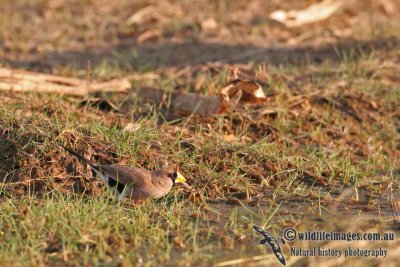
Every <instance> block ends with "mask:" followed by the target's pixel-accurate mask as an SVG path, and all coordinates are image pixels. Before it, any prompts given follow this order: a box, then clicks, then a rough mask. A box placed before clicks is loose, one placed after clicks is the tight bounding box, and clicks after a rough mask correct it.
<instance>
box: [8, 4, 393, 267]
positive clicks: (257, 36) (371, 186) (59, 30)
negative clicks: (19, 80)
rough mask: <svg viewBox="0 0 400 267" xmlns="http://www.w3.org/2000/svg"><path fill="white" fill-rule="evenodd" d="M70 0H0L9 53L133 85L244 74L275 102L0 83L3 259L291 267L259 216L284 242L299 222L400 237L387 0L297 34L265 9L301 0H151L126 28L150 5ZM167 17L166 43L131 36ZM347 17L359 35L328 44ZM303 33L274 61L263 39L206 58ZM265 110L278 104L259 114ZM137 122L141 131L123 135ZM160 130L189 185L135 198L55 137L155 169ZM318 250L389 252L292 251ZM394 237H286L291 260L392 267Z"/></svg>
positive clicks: (204, 81) (215, 81)
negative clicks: (191, 107)
mask: <svg viewBox="0 0 400 267" xmlns="http://www.w3.org/2000/svg"><path fill="white" fill-rule="evenodd" d="M14 2H15V1H14ZM53 2H54V3H53ZM306 2H307V1H298V3H297V2H296V5H299V6H297V7H296V8H298V7H300V6H302V5H304V6H306V5H305V4H306ZM314 2H315V1H314ZM57 3H58V1H42V0H26V1H22V2H21V3H18V4H19V5H18V6H17V7H15V6H14V3H13V1H3V2H2V3H1V4H0V11H1V13H2V16H1V17H0V32H1V33H3V34H0V43H1V44H2V51H0V56H1V57H2V58H4V59H5V60H6V61H7V62H9V63H7V64H10V65H11V66H13V67H18V68H32V69H35V70H41V71H44V72H52V73H56V74H59V75H65V76H71V77H79V78H83V79H93V80H107V79H111V78H115V77H129V78H130V79H132V80H131V82H132V87H133V89H135V88H139V87H152V88H159V89H162V90H164V91H165V92H168V93H169V92H172V91H174V90H180V91H182V92H191V93H193V92H195V93H201V94H204V95H215V94H218V92H219V91H220V89H221V88H222V87H223V86H224V85H225V84H226V82H228V81H230V80H232V79H234V78H242V79H258V80H259V81H260V82H261V83H262V84H263V89H264V92H265V93H266V95H267V96H268V100H267V102H266V103H265V104H264V105H261V106H255V107H254V106H246V107H243V108H238V109H237V110H234V111H232V112H228V113H226V114H215V115H210V116H204V117H201V116H198V115H195V114H183V113H180V112H177V111H176V110H172V109H169V107H168V104H169V102H170V99H167V101H166V102H167V103H166V105H153V104H150V103H143V101H141V100H140V99H139V98H138V97H137V96H136V94H135V93H134V92H129V93H128V94H118V93H117V94H112V93H106V94H98V95H96V97H99V98H104V99H107V100H110V101H112V102H113V103H115V104H116V105H117V106H118V107H119V108H120V110H121V111H122V113H121V114H117V113H114V112H107V111H102V110H100V109H99V108H98V107H93V106H90V105H85V106H81V105H80V103H81V101H82V100H83V98H82V97H69V96H59V95H55V94H54V95H40V94H36V93H34V92H32V93H22V94H17V93H13V92H1V93H0V179H1V180H2V181H1V182H0V210H1V212H0V266H195V265H199V266H212V265H217V266H226V265H229V264H232V265H233V264H236V265H239V266H247V265H255V266H259V265H267V266H268V265H273V264H279V263H278V262H277V261H276V259H275V257H274V255H273V254H272V253H271V251H270V249H269V248H265V247H263V246H258V245H257V243H258V240H259V238H260V237H259V236H257V234H256V233H254V231H253V229H252V225H253V224H256V225H259V226H262V227H264V228H265V229H267V230H268V231H269V232H270V233H271V234H272V235H273V236H275V237H282V232H283V229H285V228H287V227H293V228H296V229H297V230H298V231H300V230H304V231H313V230H315V229H317V230H321V231H331V230H332V231H344V232H348V231H356V232H360V231H361V232H366V231H381V232H382V231H386V232H388V231H395V232H396V234H398V216H397V218H394V217H393V216H392V215H391V214H392V213H393V212H396V211H397V212H398V204H396V203H397V202H398V199H399V196H398V190H399V186H400V185H399V181H398V178H399V171H400V170H399V167H398V166H399V158H398V156H399V143H400V136H399V123H400V121H399V114H398V106H399V102H400V93H399V92H400V83H399V79H398V76H399V71H398V70H399V64H398V58H399V51H400V50H399V47H398V41H396V42H395V43H394V44H391V42H390V41H389V42H387V43H388V44H386V43H384V44H374V42H369V40H371V41H380V40H381V39H383V38H386V37H388V36H392V35H394V36H396V37H397V38H398V32H399V31H398V25H400V24H398V23H397V24H396V21H397V20H396V18H394V17H393V16H383V17H380V16H381V15H382V14H381V12H382V11H381V8H377V10H376V11H374V10H373V9H374V6H373V5H372V2H369V1H360V2H359V3H358V4H359V5H360V6H359V8H355V9H354V10H356V11H354V12H353V11H352V12H350V13H351V16H352V19H357V23H353V21H352V22H349V18H348V16H350V15H349V14H347V13H348V12H339V13H337V14H335V15H336V16H335V17H334V19H333V18H332V19H333V20H328V21H327V23H321V25H320V24H313V25H312V26H310V27H308V26H303V27H299V28H296V29H287V28H285V27H283V26H282V25H277V24H276V23H270V21H268V23H265V21H264V19H263V18H264V17H265V14H268V13H269V12H271V11H273V10H277V9H280V8H283V9H288V8H289V7H290V8H294V6H292V4H293V3H292V4H288V3H282V4H277V3H270V2H268V1H265V2H262V1H261V2H260V3H259V6H257V8H254V6H251V7H250V5H249V6H248V7H247V6H246V7H244V6H243V5H241V4H237V3H234V2H230V1H227V2H226V1H225V2H219V3H218V4H216V5H210V2H209V1H196V3H192V1H174V3H173V4H171V5H173V6H174V9H171V8H169V7H170V6H169V5H168V4H163V3H162V2H160V3H159V4H154V3H153V4H154V5H153V7H154V8H155V11H153V13H150V15H149V17H144V18H143V21H142V22H139V24H135V25H128V24H127V23H126V20H127V19H128V18H129V17H130V16H131V15H132V14H135V13H136V12H137V11H138V10H140V9H141V8H143V7H145V6H147V5H148V4H149V3H148V1H145V0H144V1H135V3H133V2H132V1H118V3H117V2H115V3H114V2H110V1H108V2H107V4H106V5H105V4H104V3H103V1H83V2H82V1H74V2H71V3H68V4H67V3H65V4H63V5H62V6H57ZM54 5H55V6H54ZM366 7H367V8H366ZM16 8H18V12H15V10H16ZM378 9H379V10H378ZM257 10H258V11H260V10H262V14H259V13H257ZM193 11H195V12H193ZM374 12H376V16H375V13H374ZM353 13H354V14H353ZM353 15H354V17H353ZM212 17H215V18H216V21H217V28H216V29H215V30H212V31H210V32H207V31H204V30H203V29H202V22H203V21H204V20H205V19H207V18H212ZM377 18H380V19H382V21H380V20H379V21H377V20H375V19H377ZM238 19H239V20H240V21H239V20H238ZM26 21H29V22H31V21H32V23H26ZM342 23H347V24H342ZM385 25H387V27H385ZM373 26H374V27H373ZM375 26H376V27H375ZM154 29H157V30H160V32H161V33H162V34H161V37H160V38H159V39H156V40H148V41H146V42H145V43H142V44H139V43H136V41H135V40H137V38H138V36H140V35H141V34H143V33H146V32H147V31H151V30H154ZM343 29H346V31H351V32H352V35H351V37H352V38H353V39H354V40H355V42H354V47H353V46H349V47H347V48H346V47H345V46H342V45H339V44H333V45H330V44H327V46H326V48H329V49H327V50H326V52H324V51H325V50H324V45H323V44H324V40H325V38H326V39H327V43H331V42H332V38H333V37H334V38H339V39H346V38H347V37H346V36H347V35H346V33H344V36H343V37H340V32H342V31H343ZM371 29H372V30H371ZM306 32H307V33H308V32H310V33H311V35H310V38H307V40H309V41H307V42H306V43H304V51H303V50H299V51H298V53H296V54H290V55H289V56H288V55H286V50H285V49H283V50H282V51H279V49H278V50H276V55H275V52H273V53H272V54H271V52H270V51H266V52H265V53H266V58H267V59H268V56H271V59H272V60H271V62H270V61H269V59H268V62H263V60H264V59H265V57H264V54H263V53H264V52H263V53H256V54H255V55H254V56H251V57H249V60H248V62H234V64H230V65H229V64H223V63H218V62H210V63H207V64H199V62H202V61H204V62H205V61H208V60H210V61H212V60H213V59H214V58H221V59H223V60H228V59H230V58H231V57H232V58H235V57H237V56H239V58H240V56H241V55H242V53H244V54H246V53H247V52H251V50H252V49H255V51H256V50H257V49H259V48H262V47H267V46H269V45H271V44H274V45H275V44H282V45H283V46H284V45H285V44H287V43H286V42H287V41H293V40H296V38H297V37H299V36H300V37H301V36H302V34H304V33H306ZM32 33H35V34H32ZM337 33H339V35H338V36H336V35H337ZM243 36H246V38H245V40H243ZM314 41H315V42H314ZM325 41H326V40H325ZM243 44H246V46H243ZM247 44H248V45H247ZM319 44H321V46H322V48H321V51H320V50H319V48H318V45H319ZM302 45H303V44H302ZM308 45H314V46H313V48H311V47H308ZM314 47H315V49H314ZM268 53H270V54H268ZM275 56H276V57H279V58H280V57H281V58H280V60H278V61H279V62H275V60H273V59H274V57H275ZM314 57H315V58H316V60H314V59H313V58H314ZM200 59H201V60H200ZM314 61H315V62H314ZM146 75H149V76H151V78H146ZM132 91H134V90H132ZM91 97H92V96H88V98H91ZM263 108H268V109H271V110H272V111H273V110H275V111H276V112H272V113H271V114H269V115H265V116H261V117H260V118H259V119H252V118H251V117H250V114H253V113H255V112H257V111H258V110H259V109H260V110H261V109H263ZM129 123H132V124H133V125H134V128H135V129H134V130H132V131H125V130H124V129H125V127H126V126H127V125H128V124H129ZM232 136H234V138H232ZM154 140H159V141H160V142H161V144H162V151H163V153H164V154H165V155H166V156H167V158H168V160H169V162H170V164H176V165H178V166H179V169H180V171H181V172H182V173H183V174H184V176H185V177H186V178H187V179H188V183H189V184H190V187H191V188H187V187H183V186H177V187H174V188H173V190H172V191H171V193H170V194H169V195H168V196H167V197H165V198H163V199H159V200H148V201H146V202H145V203H143V204H140V205H130V204H129V203H126V202H121V203H117V202H115V201H113V200H112V199H113V196H112V195H111V193H109V192H108V191H107V190H106V189H105V187H104V185H103V184H102V183H101V181H98V180H96V179H93V177H92V174H91V172H90V171H89V170H88V169H87V167H86V166H83V165H82V164H81V163H80V162H78V161H77V160H76V159H75V158H73V157H71V156H70V155H69V154H68V153H66V152H65V151H64V150H63V149H62V148H61V147H60V146H59V144H64V145H66V146H69V147H71V148H73V149H75V150H77V151H79V152H81V153H83V154H84V155H85V157H88V158H90V159H91V160H93V161H95V162H98V163H108V164H111V163H112V164H122V165H129V166H140V167H143V168H148V169H155V168H156V167H157V160H156V159H155V158H154V156H153V155H152V154H151V153H150V151H149V150H148V147H149V144H150V143H151V142H152V141H154ZM391 189H393V190H394V191H393V192H392V191H391ZM396 205H397V206H396ZM396 207H397V210H396ZM315 245H317V246H318V245H319V246H321V245H323V246H326V247H342V248H346V247H347V246H349V245H351V246H354V247H359V248H364V249H366V248H376V247H379V246H382V247H384V248H387V249H388V250H389V255H388V257H387V258H384V259H380V258H379V259H367V260H366V259H363V258H348V259H344V261H343V259H335V258H325V257H322V258H305V257H292V256H290V246H298V247H303V248H305V247H311V246H315ZM398 245H399V240H398V239H397V240H396V241H395V242H392V243H382V242H381V243H373V242H370V243H365V242H364V243H357V242H356V243H351V244H349V243H338V242H326V243H322V244H321V243H320V242H300V241H295V242H293V243H288V244H286V245H285V246H282V248H283V252H284V254H285V257H286V259H287V261H288V265H291V264H293V265H311V266H321V265H324V264H327V263H329V264H331V265H339V264H347V265H351V266H361V265H362V266H368V265H369V266H376V265H382V264H383V265H388V266H390V265H391V264H392V266H395V265H396V263H397V262H398V256H399V253H398V249H397V248H398ZM254 256H256V258H253V257H254ZM231 260H233V261H231ZM218 264H220V265H218Z"/></svg>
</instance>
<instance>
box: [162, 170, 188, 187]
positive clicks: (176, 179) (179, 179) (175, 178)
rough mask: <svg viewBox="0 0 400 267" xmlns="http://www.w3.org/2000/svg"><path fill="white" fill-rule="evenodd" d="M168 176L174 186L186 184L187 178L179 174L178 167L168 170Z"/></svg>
mask: <svg viewBox="0 0 400 267" xmlns="http://www.w3.org/2000/svg"><path fill="white" fill-rule="evenodd" d="M166 173H167V176H168V177H169V178H170V179H171V180H172V182H173V184H174V185H175V184H178V183H186V178H185V177H183V175H182V174H180V173H179V170H178V167H175V168H168V169H167V170H166Z"/></svg>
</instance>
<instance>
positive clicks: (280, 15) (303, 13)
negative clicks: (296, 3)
mask: <svg viewBox="0 0 400 267" xmlns="http://www.w3.org/2000/svg"><path fill="white" fill-rule="evenodd" d="M346 2H347V1H345V0H323V1H321V2H319V3H315V4H312V5H310V6H309V7H307V8H305V9H302V10H289V11H284V10H277V11H274V12H272V13H271V14H269V18H270V19H272V20H275V21H278V22H281V23H283V24H285V25H286V26H288V27H299V26H302V25H304V24H309V23H314V22H318V21H321V20H324V19H327V18H329V17H330V16H332V15H333V14H334V13H335V12H336V11H338V10H339V9H340V8H342V7H343V6H344V5H345V4H346Z"/></svg>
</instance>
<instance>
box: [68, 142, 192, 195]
mask: <svg viewBox="0 0 400 267" xmlns="http://www.w3.org/2000/svg"><path fill="white" fill-rule="evenodd" d="M61 146H62V145H61ZM62 147H63V148H64V149H65V150H67V151H68V152H69V153H71V154H72V155H74V156H75V157H77V158H78V159H80V160H81V161H83V162H85V163H87V164H89V165H90V167H91V168H92V170H93V172H94V173H96V175H97V176H98V177H99V178H100V179H101V180H102V181H103V182H104V183H105V184H106V185H107V187H108V188H109V189H110V190H111V191H113V192H114V193H115V194H116V198H117V200H121V199H122V198H125V197H126V198H129V199H132V200H135V201H138V200H144V199H146V198H149V197H150V198H161V197H163V196H165V195H166V194H168V192H169V191H171V189H172V187H173V186H174V185H175V184H177V183H185V182H186V179H185V177H183V176H182V175H181V174H180V173H179V172H178V169H177V168H171V167H166V168H163V169H161V170H157V171H149V170H146V169H142V168H135V167H127V166H118V165H96V164H95V163H93V162H92V161H90V160H88V159H86V158H84V157H83V156H82V155H80V154H78V153H77V152H75V151H73V150H72V149H70V148H67V147H65V146H62Z"/></svg>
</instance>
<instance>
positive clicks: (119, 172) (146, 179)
mask: <svg viewBox="0 0 400 267" xmlns="http://www.w3.org/2000/svg"><path fill="white" fill-rule="evenodd" d="M99 168H100V169H101V171H102V173H103V174H104V175H105V176H107V178H110V179H112V180H114V181H116V182H118V183H121V184H123V185H137V186H147V185H148V184H149V183H151V177H152V173H151V171H148V170H145V169H140V168H134V167H127V166H118V165H101V166H99Z"/></svg>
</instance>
